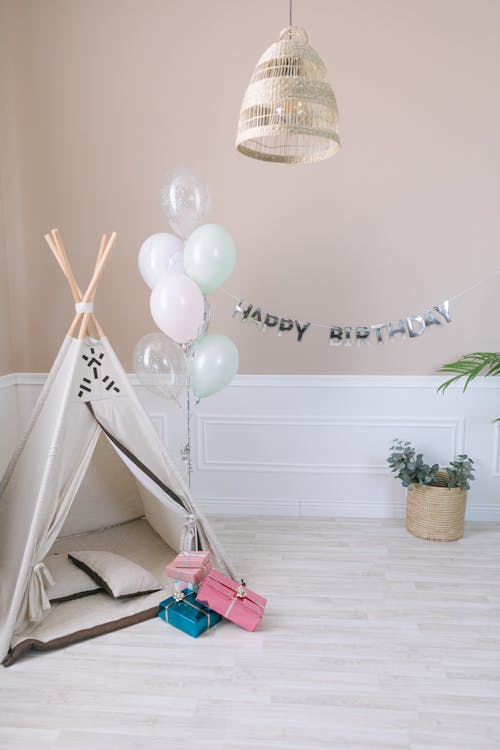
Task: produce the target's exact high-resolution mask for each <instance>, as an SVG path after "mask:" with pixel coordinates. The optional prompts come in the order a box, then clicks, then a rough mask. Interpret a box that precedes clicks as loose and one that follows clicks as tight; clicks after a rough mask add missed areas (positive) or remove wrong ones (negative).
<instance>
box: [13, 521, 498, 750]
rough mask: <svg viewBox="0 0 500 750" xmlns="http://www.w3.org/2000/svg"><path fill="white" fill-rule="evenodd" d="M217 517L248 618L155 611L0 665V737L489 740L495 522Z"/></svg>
mask: <svg viewBox="0 0 500 750" xmlns="http://www.w3.org/2000/svg"><path fill="white" fill-rule="evenodd" d="M214 525H215V527H216V530H217V531H218V532H219V534H220V538H221V541H222V542H223V544H224V545H225V547H226V549H227V551H228V553H229V554H230V555H231V557H232V558H233V560H234V562H235V564H236V568H237V569H238V570H239V571H241V574H242V575H244V576H245V577H246V578H247V582H248V585H249V586H250V587H251V588H255V590H256V591H258V592H259V593H262V594H263V595H264V596H267V597H268V599H269V604H268V608H267V610H266V615H265V618H264V620H263V622H262V625H261V627H260V628H259V630H258V631H256V632H255V633H247V632H246V631H243V630H241V629H239V628H238V627H236V626H235V625H232V624H230V623H221V625H218V626H217V627H216V628H214V629H213V630H212V631H210V633H208V634H206V635H204V636H202V637H200V638H199V639H197V640H194V639H191V638H189V636H187V635H185V634H183V633H181V632H179V631H176V630H175V629H174V628H172V627H170V626H168V625H166V624H165V623H164V622H162V621H161V620H160V619H159V618H156V619H154V620H150V621H148V622H145V623H142V624H140V625H136V626H134V627H131V628H127V629H125V630H121V631H118V632H115V633H111V634H109V635H106V636H102V637H100V638H97V639H94V640H90V641H86V642H83V643H80V644H76V645H74V646H71V647H68V648H66V649H63V650H59V651H54V652H51V653H46V654H34V655H33V656H29V657H25V658H24V659H22V660H20V661H19V662H17V663H16V664H14V665H13V666H12V667H10V668H8V669H1V668H0V748H1V750H6V749H7V748H8V750H20V749H21V748H22V749H23V750H24V748H26V750H28V749H29V750H34V749H36V750H48V749H49V748H50V749H51V750H113V749H114V748H117V750H118V749H119V750H143V749H144V750H146V748H148V749H149V750H160V749H161V750H166V749H167V748H168V747H169V746H170V747H176V748H186V749H187V750H191V748H200V749H201V750H254V749H257V748H258V749H259V750H260V749H261V750H278V749H279V750H323V749H326V748H328V749H332V750H336V749H338V750H344V749H345V750H483V748H484V749H486V748H488V750H500V575H499V573H500V524H477V523H469V524H467V529H466V536H465V537H464V539H462V540H460V541H459V542H453V543H436V542H434V543H432V542H426V541H423V540H420V539H415V538H413V537H412V536H410V535H409V534H408V533H407V532H406V531H405V529H404V522H402V521H395V520H358V519H356V520H350V519H339V520H335V519H307V518H286V519H284V518H274V517H259V518H234V517H233V518H225V519H217V520H215V521H214Z"/></svg>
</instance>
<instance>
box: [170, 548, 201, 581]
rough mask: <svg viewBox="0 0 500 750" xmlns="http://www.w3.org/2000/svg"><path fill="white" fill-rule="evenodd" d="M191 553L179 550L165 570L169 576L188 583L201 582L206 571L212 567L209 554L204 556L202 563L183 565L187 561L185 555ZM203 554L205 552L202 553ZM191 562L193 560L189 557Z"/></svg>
mask: <svg viewBox="0 0 500 750" xmlns="http://www.w3.org/2000/svg"><path fill="white" fill-rule="evenodd" d="M188 554H192V553H186V552H181V553H180V554H179V555H177V557H176V558H175V559H174V560H172V562H171V563H169V564H168V565H167V566H166V568H165V570H166V571H167V575H168V576H169V578H174V579H176V580H179V581H187V582H188V583H201V581H202V580H203V579H204V578H205V576H206V574H207V572H208V571H209V570H210V568H211V567H212V563H211V562H210V556H209V557H208V558H205V562H204V564H199V563H198V565H197V566H196V567H195V566H193V565H192V564H191V565H185V564H184V563H185V562H186V561H187V559H188V558H187V555H188ZM203 554H204V555H205V554H206V553H203ZM190 561H191V563H192V562H193V560H192V559H191V558H190Z"/></svg>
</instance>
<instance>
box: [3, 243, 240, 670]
mask: <svg viewBox="0 0 500 750" xmlns="http://www.w3.org/2000/svg"><path fill="white" fill-rule="evenodd" d="M115 239H116V234H115V233H113V234H112V235H111V237H110V238H109V240H108V239H107V237H106V235H103V238H102V241H101V245H100V248H99V253H98V256H97V261H96V265H95V269H94V273H93V276H92V279H91V281H90V283H89V285H88V288H87V290H86V292H85V293H84V294H82V292H81V290H80V288H79V286H78V284H77V283H76V281H75V278H74V275H73V272H72V270H71V267H70V264H69V262H68V258H67V256H66V253H65V250H64V247H63V245H62V241H61V238H60V235H59V232H58V231H57V230H52V232H51V233H50V234H48V235H46V240H47V242H48V244H49V246H50V248H51V250H52V252H53V254H54V256H55V258H56V260H57V261H58V263H59V265H60V267H61V269H62V270H63V273H64V274H65V276H66V278H67V280H68V283H69V285H70V288H71V291H72V294H73V297H74V300H75V317H74V319H73V322H72V324H71V327H70V329H69V331H68V334H67V336H66V337H65V339H64V341H63V344H62V346H61V349H60V351H59V354H58V355H57V357H56V360H55V362H54V365H53V367H52V369H51V371H50V373H49V375H48V378H47V380H46V383H45V385H44V387H43V389H42V392H41V394H40V396H39V399H38V401H37V403H36V406H35V408H34V411H33V414H32V416H31V419H30V422H29V424H28V427H27V429H26V431H25V433H24V435H23V437H22V439H21V441H20V444H19V446H18V448H17V450H16V451H15V453H14V455H13V457H12V459H11V461H10V463H9V465H8V467H7V470H6V472H5V474H4V476H3V478H2V480H1V482H0V571H1V574H0V659H3V663H4V664H5V665H9V664H11V663H12V662H13V661H15V660H16V659H17V658H18V657H19V656H20V655H21V654H22V653H24V652H25V651H27V650H28V649H29V648H32V647H34V648H38V649H41V650H45V649H50V648H56V647H59V646H62V645H66V644H68V643H73V642H75V641H78V640H81V639H84V638H88V637H92V636H94V635H97V634H99V633H103V632H109V631H110V630H113V629H116V628H120V627H124V626H126V625H128V624H132V623H136V622H140V621H141V620H144V619H146V618H148V617H153V616H154V615H155V614H156V612H157V610H158V604H159V602H160V601H161V600H162V599H164V598H165V597H166V596H168V595H169V594H170V589H171V585H170V584H169V582H168V579H167V578H166V576H165V572H164V566H165V564H166V563H167V562H169V560H170V559H171V558H172V557H173V556H174V554H175V553H177V552H179V551H180V550H182V549H205V550H210V551H211V552H212V556H213V559H214V563H215V564H216V565H217V566H218V567H222V568H223V569H225V570H226V571H227V572H228V573H230V574H231V575H234V574H233V572H232V570H231V566H230V564H229V562H228V561H227V559H226V558H225V555H224V553H223V552H222V550H221V548H220V546H219V545H218V543H217V540H216V537H215V536H214V534H213V532H212V530H211V529H210V526H209V524H208V522H207V521H206V519H205V518H204V516H203V514H202V513H201V511H200V509H199V508H198V507H197V506H196V503H195V501H194V499H193V498H192V497H191V495H190V492H189V490H188V489H187V487H186V486H185V483H184V481H183V479H182V477H181V475H180V473H179V471H178V470H177V468H176V467H175V465H174V463H173V461H172V460H171V458H170V457H169V455H168V453H167V451H166V448H165V446H164V445H163V443H162V442H161V440H160V438H159V436H158V434H157V432H156V430H155V429H154V427H153V425H152V423H151V422H150V420H149V418H148V416H147V415H146V413H145V411H144V409H143V407H142V406H141V404H140V402H139V401H138V399H137V396H136V394H135V393H134V390H133V388H132V387H131V385H130V383H129V381H128V378H127V376H126V374H125V372H124V370H123V368H122V366H121V364H120V362H119V361H118V359H117V357H116V355H115V353H114V351H113V349H112V347H111V345H110V343H109V341H108V339H107V338H106V337H105V335H104V333H103V331H102V328H101V326H100V325H99V323H98V321H97V319H96V317H95V315H94V309H93V303H94V296H95V291H96V286H97V282H98V280H99V277H100V276H101V274H102V271H103V269H104V267H105V265H106V262H107V260H108V258H109V254H110V252H111V249H112V247H113V244H114V241H115ZM74 550H94V551H95V550H101V551H102V550H104V551H108V552H113V553H115V555H116V554H119V555H120V556H124V557H127V559H129V560H131V561H132V562H134V563H135V564H136V565H141V566H143V567H144V569H146V570H147V571H149V572H150V573H151V574H152V575H154V576H155V577H156V580H157V581H158V582H159V583H160V584H161V586H162V588H161V589H160V590H158V591H154V592H153V593H146V594H144V595H139V596H134V597H130V598H123V599H115V598H113V597H111V596H109V594H107V593H105V592H103V591H102V590H100V591H98V592H97V593H94V594H93V595H92V596H85V597H84V598H81V595H80V594H78V595H76V596H75V597H73V598H72V597H67V598H66V600H65V601H62V600H61V599H60V600H59V602H58V603H52V602H51V591H52V587H53V586H54V585H55V584H57V583H59V582H58V581H54V576H53V575H52V574H51V572H50V568H49V565H48V562H47V561H48V560H49V559H52V560H53V559H55V558H54V555H56V556H57V555H60V556H62V557H64V558H65V559H66V554H65V553H68V552H71V551H74ZM57 559H59V558H57ZM63 599H64V597H63Z"/></svg>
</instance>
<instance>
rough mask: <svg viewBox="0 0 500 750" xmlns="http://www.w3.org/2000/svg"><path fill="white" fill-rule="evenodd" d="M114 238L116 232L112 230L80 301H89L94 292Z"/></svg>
mask: <svg viewBox="0 0 500 750" xmlns="http://www.w3.org/2000/svg"><path fill="white" fill-rule="evenodd" d="M116 238H117V234H116V232H113V234H112V235H111V237H110V238H109V240H108V242H107V244H106V247H105V248H104V250H103V252H102V256H101V258H100V259H99V260H98V261H97V263H96V267H95V270H94V275H93V276H92V278H91V280H90V284H89V285H88V287H87V291H86V292H85V294H84V296H83V300H82V302H89V301H90V300H91V299H92V298H93V295H94V294H95V290H96V287H97V282H98V281H99V278H100V276H101V274H102V272H103V270H104V266H105V265H106V263H107V261H108V259H109V255H110V253H111V250H112V248H113V245H114V244H115V240H116Z"/></svg>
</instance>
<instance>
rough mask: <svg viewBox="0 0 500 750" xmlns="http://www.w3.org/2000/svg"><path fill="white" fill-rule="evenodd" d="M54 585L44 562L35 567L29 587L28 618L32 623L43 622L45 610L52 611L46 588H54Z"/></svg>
mask: <svg viewBox="0 0 500 750" xmlns="http://www.w3.org/2000/svg"><path fill="white" fill-rule="evenodd" d="M54 583H55V581H54V579H53V578H52V576H51V574H50V571H49V570H48V568H47V567H46V566H45V565H44V563H43V562H39V563H36V565H34V566H33V571H32V573H31V576H30V581H29V586H28V617H29V619H30V621H31V622H38V621H39V620H41V618H42V614H43V612H44V610H47V609H50V601H49V597H48V595H47V591H46V589H45V586H53V585H54Z"/></svg>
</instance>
